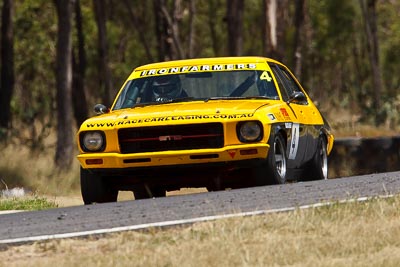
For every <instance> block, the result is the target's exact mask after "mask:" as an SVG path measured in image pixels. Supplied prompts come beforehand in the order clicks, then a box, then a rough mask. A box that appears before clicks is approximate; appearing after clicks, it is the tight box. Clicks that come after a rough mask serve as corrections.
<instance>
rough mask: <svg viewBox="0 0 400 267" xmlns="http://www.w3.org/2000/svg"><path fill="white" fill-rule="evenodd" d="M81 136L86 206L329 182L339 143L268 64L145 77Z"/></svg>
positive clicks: (193, 66)
mask: <svg viewBox="0 0 400 267" xmlns="http://www.w3.org/2000/svg"><path fill="white" fill-rule="evenodd" d="M95 111H96V113H97V114H98V115H97V116H95V117H93V118H90V119H88V120H86V121H85V122H84V123H83V124H82V125H81V127H80V129H79V132H78V133H77V142H78V147H79V151H80V154H79V155H78V160H79V161H80V164H81V191H82V197H83V201H84V203H85V204H91V203H94V202H97V203H100V202H110V201H116V200H117V195H118V191H119V190H129V191H133V192H134V195H135V199H140V198H148V197H160V196H165V194H166V191H169V190H176V189H179V188H182V187H206V188H207V189H208V190H221V189H225V188H240V187H246V186H254V185H267V184H283V183H285V182H286V181H289V180H316V179H327V178H328V155H329V153H330V151H331V150H332V146H333V140H334V137H333V135H332V133H331V130H330V127H329V125H328V123H327V122H326V120H325V119H324V117H323V116H322V115H321V113H320V112H319V111H318V109H317V108H316V107H315V105H314V104H313V102H312V101H311V99H310V98H309V97H308V95H307V93H306V92H305V91H304V89H303V88H302V87H301V85H300V83H299V82H298V81H297V79H296V78H295V77H294V75H293V74H292V73H291V72H290V71H289V69H288V68H287V67H286V66H284V65H283V64H282V63H280V62H277V61H275V60H272V59H269V58H264V57H220V58H203V59H188V60H178V61H169V62H162V63H154V64H149V65H145V66H141V67H138V68H136V69H134V70H133V72H132V73H131V74H130V76H129V77H128V79H127V80H126V82H125V83H124V84H123V86H122V88H121V90H120V91H119V93H118V95H117V97H116V99H115V101H114V103H113V105H112V106H111V108H107V107H105V106H104V105H101V104H98V105H96V106H95Z"/></svg>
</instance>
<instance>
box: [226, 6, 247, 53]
mask: <svg viewBox="0 0 400 267" xmlns="http://www.w3.org/2000/svg"><path fill="white" fill-rule="evenodd" d="M243 11H244V0H230V1H226V23H227V27H228V53H229V55H230V56H240V55H241V54H242V50H243Z"/></svg>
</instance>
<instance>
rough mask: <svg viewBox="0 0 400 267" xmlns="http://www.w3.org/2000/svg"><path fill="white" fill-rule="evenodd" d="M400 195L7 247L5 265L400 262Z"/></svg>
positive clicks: (2, 254) (0, 254)
mask: <svg viewBox="0 0 400 267" xmlns="http://www.w3.org/2000/svg"><path fill="white" fill-rule="evenodd" d="M399 236H400V196H396V197H394V198H390V199H376V200H372V201H367V202H362V203H346V204H337V205H333V206H327V207H321V208H314V209H307V210H296V211H293V212H286V213H276V214H268V215H263V216H252V217H245V218H231V219H224V220H218V221H213V222H205V223H197V224H193V225H190V226H188V227H178V228H169V229H164V230H160V229H150V230H149V231H144V232H124V233H118V234H110V235H106V236H101V237H97V238H94V237H92V238H87V239H62V240H54V241H49V242H41V243H35V244H30V245H23V246H18V247H11V248H9V249H7V250H4V251H0V265H2V264H3V265H4V266H54V265H57V266H328V267H329V266H356V267H357V266H363V267H364V266H374V267H375V266H385V267H386V266H389V267H390V266H399V264H400V239H399Z"/></svg>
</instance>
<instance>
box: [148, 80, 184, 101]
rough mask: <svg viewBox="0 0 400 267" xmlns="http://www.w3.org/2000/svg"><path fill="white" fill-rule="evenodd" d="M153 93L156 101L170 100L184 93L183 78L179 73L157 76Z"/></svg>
mask: <svg viewBox="0 0 400 267" xmlns="http://www.w3.org/2000/svg"><path fill="white" fill-rule="evenodd" d="M152 87H153V94H154V98H155V100H156V101H160V102H162V101H168V100H172V99H174V98H177V97H179V96H180V95H181V94H182V86H181V80H180V79H179V76H178V75H165V76H159V77H156V78H155V79H154V81H153V86H152Z"/></svg>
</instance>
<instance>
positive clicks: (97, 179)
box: [81, 168, 118, 205]
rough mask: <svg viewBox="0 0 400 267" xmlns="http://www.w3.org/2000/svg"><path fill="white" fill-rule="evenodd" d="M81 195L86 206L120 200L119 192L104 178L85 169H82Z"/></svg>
mask: <svg viewBox="0 0 400 267" xmlns="http://www.w3.org/2000/svg"><path fill="white" fill-rule="evenodd" d="M81 193H82V199H83V203H85V205H89V204H93V203H105V202H115V201H117V198H118V190H116V189H113V188H112V187H111V186H109V184H108V183H107V181H106V179H105V178H104V177H102V176H100V175H96V174H95V173H93V172H91V171H89V170H86V169H83V168H81Z"/></svg>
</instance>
